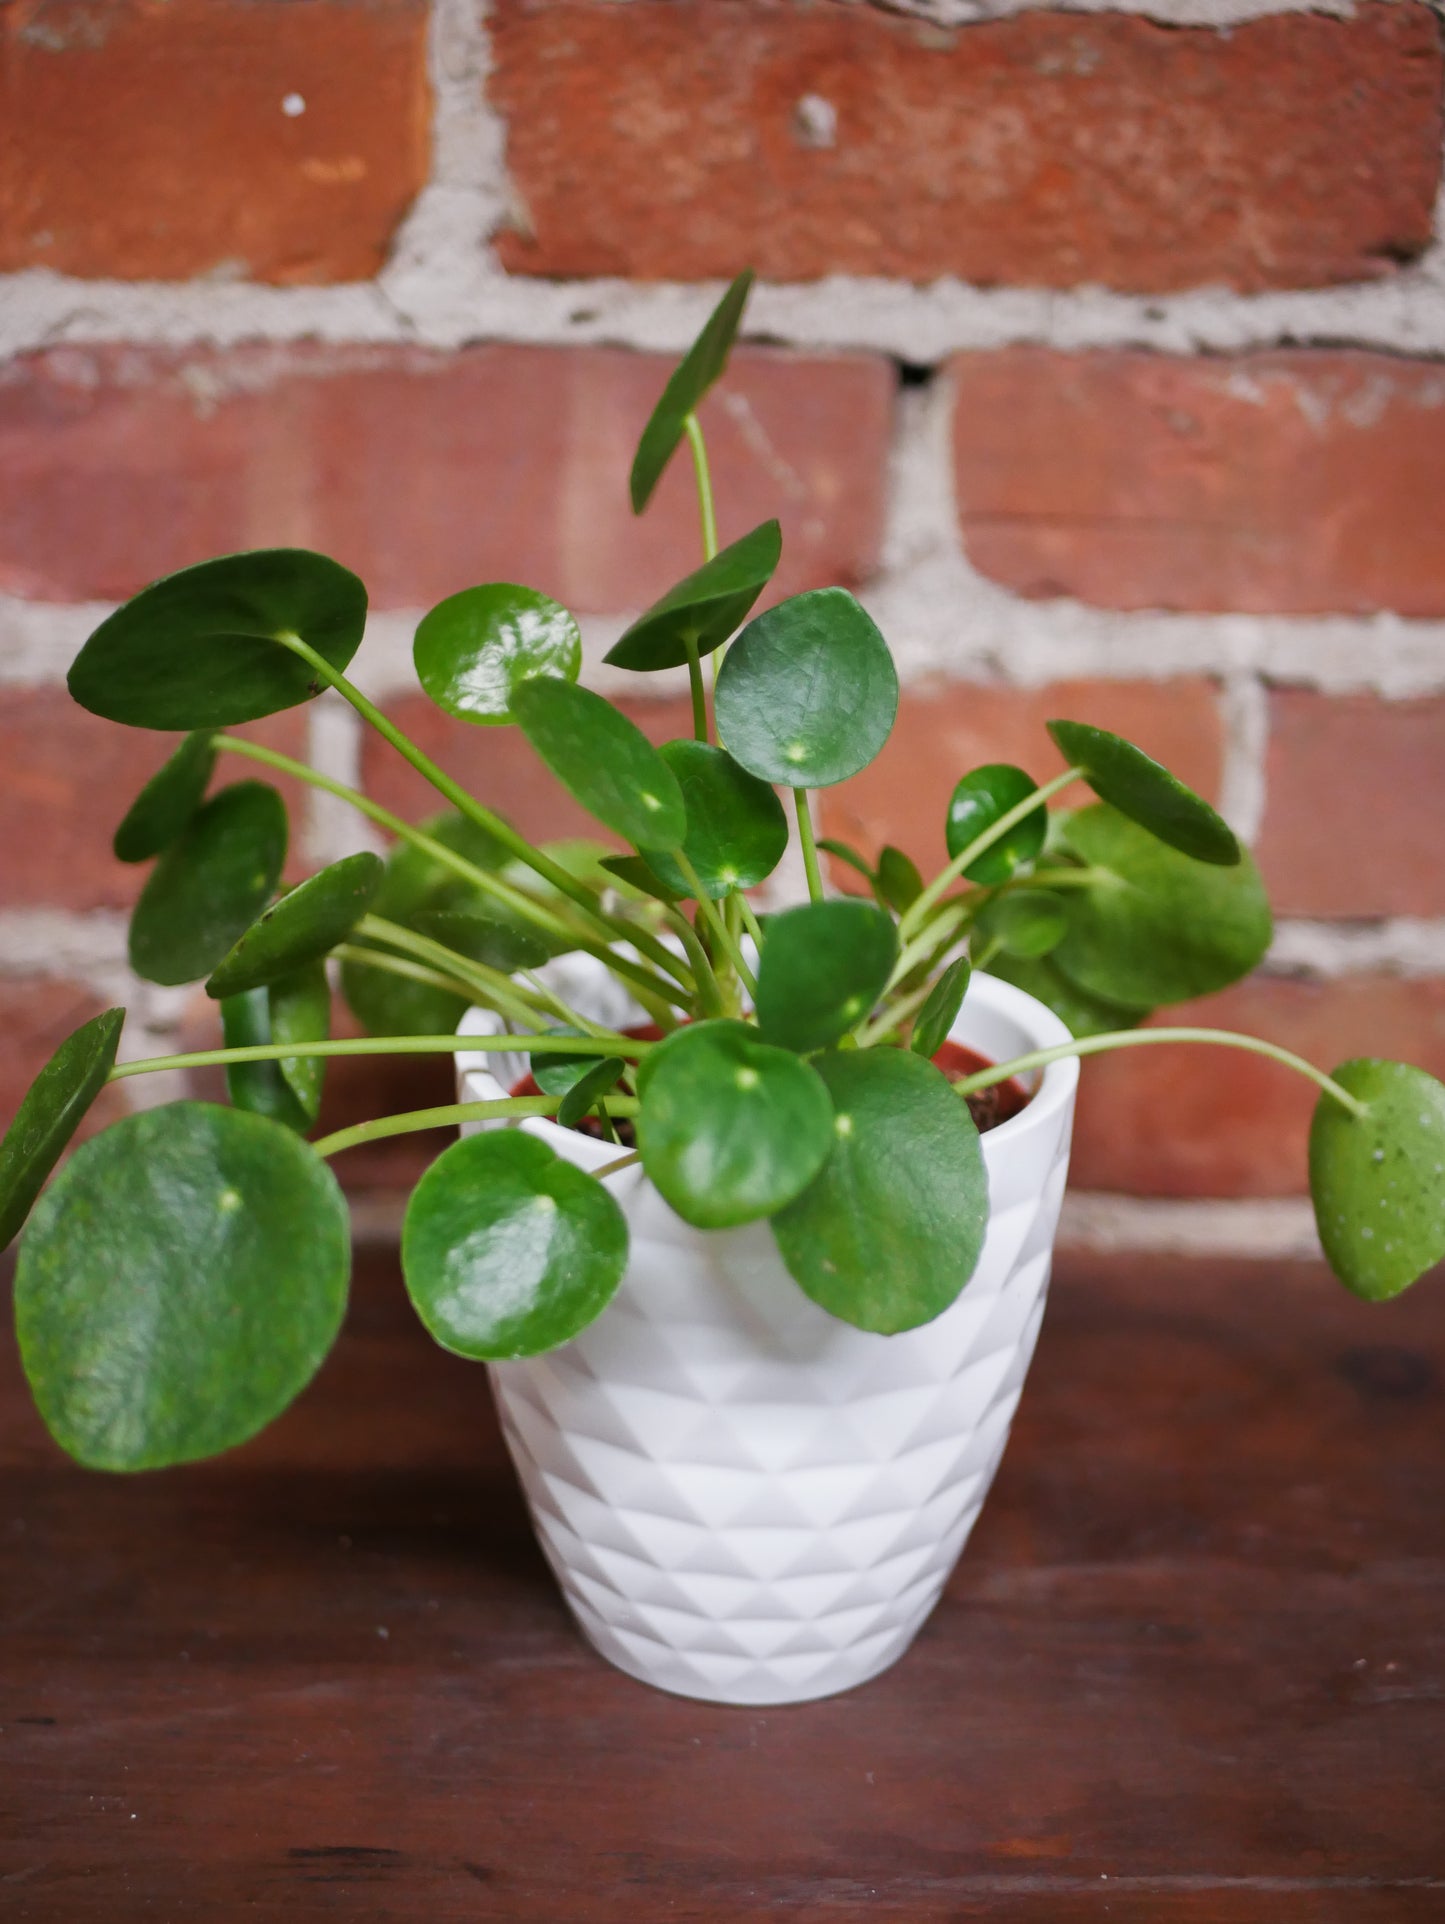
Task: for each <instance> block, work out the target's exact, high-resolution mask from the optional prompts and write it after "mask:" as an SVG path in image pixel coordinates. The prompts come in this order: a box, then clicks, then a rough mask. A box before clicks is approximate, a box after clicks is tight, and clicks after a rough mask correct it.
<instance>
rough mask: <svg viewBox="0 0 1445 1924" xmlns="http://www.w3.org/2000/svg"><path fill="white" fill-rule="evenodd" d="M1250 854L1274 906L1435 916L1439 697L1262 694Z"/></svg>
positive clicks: (1441, 877)
mask: <svg viewBox="0 0 1445 1924" xmlns="http://www.w3.org/2000/svg"><path fill="white" fill-rule="evenodd" d="M1269 712H1270V721H1269V755H1268V761H1267V764H1266V767H1267V789H1266V799H1265V813H1264V829H1263V833H1262V835H1261V837H1260V844H1259V859H1260V865H1261V867H1262V868H1263V870H1264V876H1265V880H1266V882H1267V883H1268V885H1269V889H1270V895H1271V898H1272V900H1273V901H1274V903H1275V906H1276V907H1277V908H1278V910H1279V911H1280V913H1281V914H1284V915H1319V916H1341V917H1361V916H1372V915H1426V916H1429V915H1445V866H1442V863H1441V859H1440V852H1441V828H1442V824H1445V698H1442V697H1440V696H1436V697H1434V698H1433V699H1432V700H1428V701H1382V700H1381V699H1380V698H1379V697H1378V696H1376V695H1321V694H1316V693H1314V692H1312V691H1310V690H1307V689H1299V688H1285V689H1277V690H1276V691H1275V692H1274V693H1273V694H1272V695H1271V697H1270V711H1269Z"/></svg>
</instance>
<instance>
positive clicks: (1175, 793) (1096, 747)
mask: <svg viewBox="0 0 1445 1924" xmlns="http://www.w3.org/2000/svg"><path fill="white" fill-rule="evenodd" d="M1048 729H1049V733H1050V735H1052V736H1053V738H1054V743H1055V746H1056V747H1057V748H1058V750H1059V753H1060V754H1061V755H1062V756H1063V757H1064V758H1065V760H1066V761H1069V762H1072V763H1073V764H1074V766H1075V767H1077V768H1080V769H1082V770H1083V772H1084V779H1085V780H1086V781H1087V782H1088V784H1089V786H1090V788H1092V789H1093V791H1094V793H1095V794H1096V795H1097V796H1099V797H1100V799H1101V800H1103V801H1106V802H1108V803H1109V804H1110V805H1111V806H1112V807H1114V808H1117V809H1118V811H1119V813H1120V814H1121V815H1127V816H1128V817H1129V818H1130V820H1131V821H1135V822H1138V823H1139V825H1140V827H1141V828H1147V829H1148V831H1149V833H1150V834H1151V835H1157V836H1158V838H1159V840H1160V841H1161V842H1167V843H1168V845H1169V846H1170V848H1175V849H1178V850H1179V852H1180V854H1182V855H1188V856H1190V857H1192V859H1193V860H1194V861H1196V862H1216V863H1220V864H1222V865H1223V866H1225V867H1232V866H1233V865H1234V864H1235V863H1236V862H1237V861H1238V860H1239V858H1240V853H1241V850H1240V846H1239V843H1238V841H1237V840H1236V839H1235V835H1234V831H1233V829H1231V828H1230V826H1229V824H1228V823H1227V822H1226V821H1225V820H1224V819H1223V817H1222V816H1220V815H1218V814H1216V812H1215V811H1214V809H1212V808H1211V807H1210V806H1209V804H1208V802H1206V801H1205V800H1204V798H1203V797H1202V796H1200V795H1196V794H1195V793H1194V790H1193V789H1192V788H1186V787H1185V785H1184V783H1183V782H1181V781H1180V780H1179V778H1178V776H1177V775H1171V774H1170V773H1169V770H1168V769H1167V768H1165V767H1163V766H1162V765H1161V764H1160V763H1159V762H1156V761H1155V760H1154V758H1153V757H1152V756H1151V755H1146V754H1145V753H1144V751H1143V749H1142V748H1136V747H1135V746H1134V744H1133V742H1127V741H1125V740H1124V738H1123V736H1122V735H1111V734H1110V733H1109V731H1108V729H1106V728H1091V727H1089V726H1088V724H1087V723H1085V722H1073V721H1051V722H1050V723H1049V724H1048Z"/></svg>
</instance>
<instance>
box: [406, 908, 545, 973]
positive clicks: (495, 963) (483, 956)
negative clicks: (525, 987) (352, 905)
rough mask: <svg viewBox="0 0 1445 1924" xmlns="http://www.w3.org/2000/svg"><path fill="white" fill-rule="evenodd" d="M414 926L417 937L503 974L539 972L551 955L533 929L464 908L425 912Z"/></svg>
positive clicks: (417, 917) (412, 923) (419, 914)
mask: <svg viewBox="0 0 1445 1924" xmlns="http://www.w3.org/2000/svg"><path fill="white" fill-rule="evenodd" d="M411 926H412V928H414V929H415V930H416V932H417V934H418V935H427V936H430V937H431V939H432V941H433V942H441V943H443V944H445V946H446V947H447V948H449V949H451V950H452V951H453V952H454V953H455V954H457V955H461V956H465V957H466V959H467V961H469V962H480V963H482V964H484V966H485V967H487V968H489V969H500V970H501V972H502V974H503V975H511V974H512V973H513V971H514V970H516V969H539V968H540V967H541V966H542V964H543V963H544V962H545V961H546V960H547V958H548V956H549V955H550V954H551V950H550V949H549V948H548V947H547V944H546V943H545V942H544V941H543V940H542V938H541V937H540V936H539V935H537V934H536V933H535V932H534V931H533V930H531V929H527V928H522V927H519V926H517V925H516V924H514V923H511V922H502V921H497V920H494V919H493V917H492V916H491V915H479V914H476V913H472V914H468V913H467V912H466V911H465V910H462V909H423V910H421V911H420V912H419V913H418V914H417V915H414V916H413V917H412V920H411Z"/></svg>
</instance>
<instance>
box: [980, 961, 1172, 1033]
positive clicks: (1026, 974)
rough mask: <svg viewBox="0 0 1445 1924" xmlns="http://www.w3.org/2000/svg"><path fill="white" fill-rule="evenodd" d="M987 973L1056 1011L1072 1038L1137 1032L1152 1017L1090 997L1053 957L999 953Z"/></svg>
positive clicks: (1119, 1004) (1122, 1004)
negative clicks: (1031, 958)
mask: <svg viewBox="0 0 1445 1924" xmlns="http://www.w3.org/2000/svg"><path fill="white" fill-rule="evenodd" d="M987 973H988V974H989V975H996V976H997V977H998V978H999V980H1000V981H1001V982H1012V983H1013V985H1014V987H1015V988H1016V989H1022V990H1024V992H1025V993H1026V994H1028V995H1032V996H1035V997H1037V999H1038V1000H1039V1001H1040V1002H1042V1003H1043V1005H1044V1007H1045V1008H1046V1009H1052V1010H1053V1012H1054V1014H1055V1015H1056V1016H1057V1017H1058V1018H1059V1020H1060V1021H1061V1022H1062V1023H1063V1024H1064V1026H1065V1028H1067V1030H1068V1031H1069V1034H1070V1035H1072V1036H1077V1037H1083V1036H1088V1035H1111V1034H1112V1033H1113V1032H1114V1031H1115V1030H1116V1029H1134V1028H1137V1027H1138V1026H1139V1024H1140V1023H1141V1022H1142V1021H1143V1020H1144V1018H1145V1016H1146V1015H1148V1014H1149V1010H1148V1008H1130V1007H1128V1006H1127V1005H1126V1004H1124V1003H1121V1002H1110V1001H1108V1000H1107V999H1106V998H1105V997H1103V996H1098V995H1091V994H1090V993H1089V991H1088V990H1087V989H1083V988H1080V986H1079V984H1078V983H1077V982H1072V981H1070V979H1069V977H1068V976H1066V975H1065V974H1064V972H1063V970H1062V969H1060V968H1059V967H1058V966H1057V965H1056V964H1055V962H1054V960H1053V958H1052V956H1044V957H1042V958H1041V959H1038V960H1034V961H1030V960H1028V959H1026V958H1025V957H1023V956H1017V955H1007V954H1003V953H1000V954H998V955H996V956H994V957H993V958H992V960H991V961H990V962H989V965H988V970H987Z"/></svg>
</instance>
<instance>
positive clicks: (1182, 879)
mask: <svg viewBox="0 0 1445 1924" xmlns="http://www.w3.org/2000/svg"><path fill="white" fill-rule="evenodd" d="M1068 841H1069V847H1070V848H1071V849H1072V850H1073V851H1074V853H1075V854H1077V855H1079V856H1081V857H1082V858H1083V860H1084V861H1085V862H1086V863H1088V864H1089V865H1090V867H1092V868H1095V869H1100V870H1103V871H1105V874H1104V875H1103V876H1102V878H1101V879H1100V880H1099V881H1098V882H1097V883H1096V884H1095V885H1094V886H1093V887H1092V888H1087V889H1070V890H1069V892H1068V894H1067V896H1066V897H1065V898H1064V903H1065V913H1066V915H1067V916H1068V922H1069V929H1068V933H1067V935H1065V937H1064V939H1063V941H1062V942H1061V943H1060V944H1059V946H1058V947H1057V948H1056V949H1055V950H1054V951H1053V959H1054V961H1055V962H1057V964H1058V966H1059V968H1060V969H1062V970H1063V972H1064V974H1065V975H1067V976H1068V977H1069V978H1070V979H1071V980H1072V981H1074V982H1076V983H1078V985H1079V986H1080V987H1081V988H1084V989H1087V990H1088V991H1089V992H1090V993H1091V994H1092V995H1096V996H1101V997H1103V999H1104V1000H1105V1001H1107V1002H1116V1003H1123V1004H1124V1005H1125V1006H1127V1007H1131V1008H1141V1009H1144V1008H1154V1007H1156V1006H1157V1005H1158V1004H1159V1003H1161V1002H1185V1001H1188V1000H1189V999H1190V998H1191V997H1192V996H1196V995H1209V994H1212V993H1213V991H1214V990H1215V989H1222V988H1224V987H1225V986H1226V985H1227V984H1228V983H1230V982H1236V981H1238V980H1239V978H1240V977H1241V976H1243V975H1247V974H1248V973H1249V971H1250V970H1251V969H1252V968H1253V967H1254V966H1255V964H1256V963H1257V962H1258V961H1259V960H1260V959H1261V957H1262V956H1263V955H1264V952H1265V950H1266V949H1267V948H1268V947H1269V942H1270V935H1271V932H1272V924H1271V920H1270V913H1269V902H1268V900H1267V899H1266V897H1265V893H1264V886H1263V884H1262V883H1261V881H1260V879H1259V871H1258V870H1257V869H1256V868H1255V866H1254V863H1253V861H1252V860H1251V859H1250V857H1249V856H1248V855H1247V854H1245V853H1243V851H1241V859H1240V861H1239V863H1238V864H1237V865H1236V866H1234V867H1231V868H1224V867H1219V866H1214V865H1206V864H1202V863H1199V862H1196V861H1193V860H1191V858H1190V857H1189V856H1187V855H1181V854H1179V853H1178V851H1177V850H1175V849H1172V848H1169V847H1167V846H1166V845H1165V844H1164V843H1163V842H1161V841H1158V840H1157V839H1156V838H1155V837H1154V836H1153V835H1152V834H1151V833H1150V832H1149V831H1148V830H1147V829H1144V828H1140V827H1139V826H1138V825H1137V824H1136V823H1134V822H1131V821H1129V820H1128V819H1127V818H1126V817H1125V816H1123V815H1120V814H1117V813H1116V812H1115V811H1114V810H1113V809H1112V808H1110V807H1109V806H1108V805H1107V804H1106V803H1103V802H1098V803H1095V804H1094V806H1093V807H1092V808H1085V809H1081V810H1080V811H1079V813H1078V814H1076V815H1072V816H1070V818H1069V824H1068Z"/></svg>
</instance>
